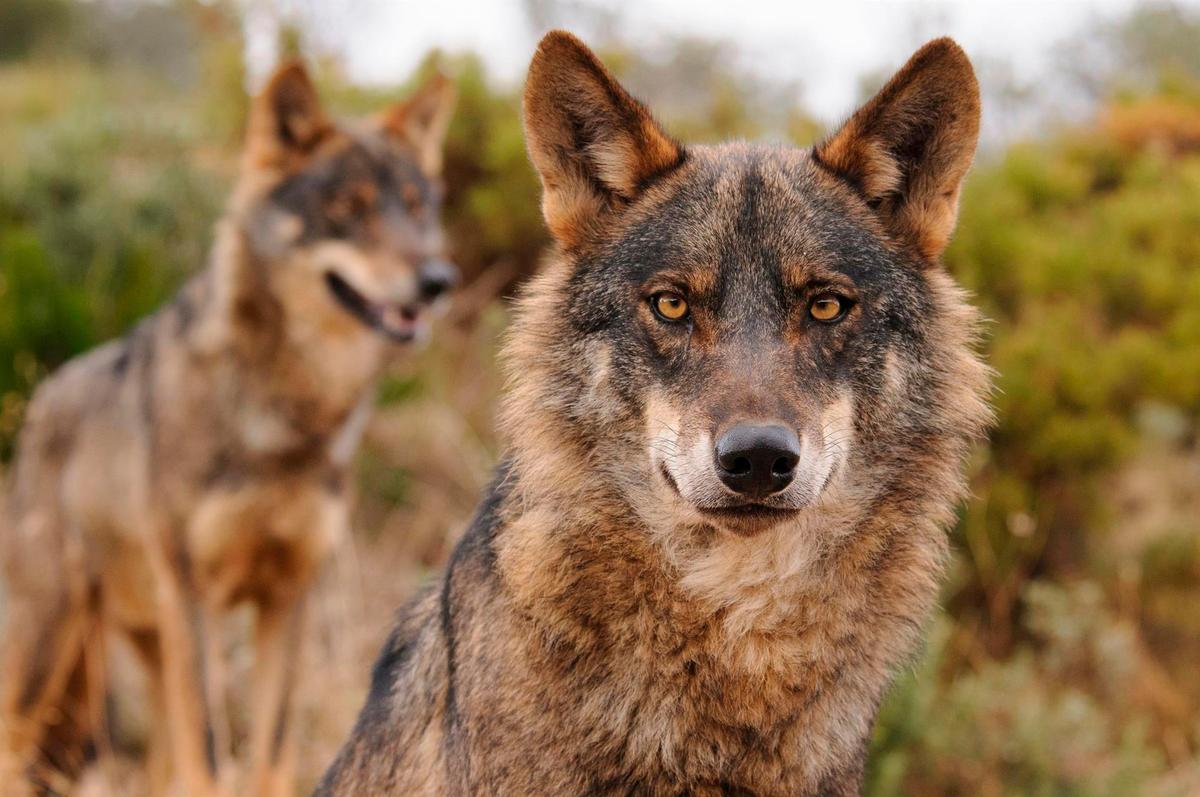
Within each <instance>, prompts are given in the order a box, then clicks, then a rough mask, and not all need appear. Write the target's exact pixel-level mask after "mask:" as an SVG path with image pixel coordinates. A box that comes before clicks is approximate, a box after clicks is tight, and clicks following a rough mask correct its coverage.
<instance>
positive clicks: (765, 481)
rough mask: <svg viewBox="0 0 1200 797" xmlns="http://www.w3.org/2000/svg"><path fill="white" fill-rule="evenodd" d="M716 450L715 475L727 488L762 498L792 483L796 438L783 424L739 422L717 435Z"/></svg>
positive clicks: (797, 446) (796, 457)
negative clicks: (760, 424) (758, 424)
mask: <svg viewBox="0 0 1200 797" xmlns="http://www.w3.org/2000/svg"><path fill="white" fill-rule="evenodd" d="M716 453H717V475H719V476H720V477H721V481H723V482H725V484H726V485H728V486H729V489H731V490H734V491H735V492H738V493H741V494H742V495H746V496H750V497H751V498H763V497H765V496H768V495H771V494H772V493H777V492H779V491H780V490H782V489H784V488H785V487H787V486H788V485H789V484H791V483H792V479H793V478H794V477H795V475H796V464H797V463H798V462H799V461H800V439H799V438H798V437H796V433H795V432H793V431H792V430H791V429H789V428H787V427H786V426H779V425H775V424H772V425H770V426H756V425H753V424H748V423H741V424H738V425H737V426H735V427H733V428H732V429H730V430H729V431H728V432H726V433H725V434H723V435H721V437H720V439H719V440H717V452H716Z"/></svg>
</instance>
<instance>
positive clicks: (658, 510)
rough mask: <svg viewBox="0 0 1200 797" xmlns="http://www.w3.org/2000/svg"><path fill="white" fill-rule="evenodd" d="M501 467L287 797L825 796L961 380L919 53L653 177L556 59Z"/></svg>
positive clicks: (969, 324) (643, 119)
mask: <svg viewBox="0 0 1200 797" xmlns="http://www.w3.org/2000/svg"><path fill="white" fill-rule="evenodd" d="M524 113H525V130H526V137H527V141H528V146H529V153H530V157H531V159H532V161H533V163H534V165H535V167H536V168H537V170H538V172H539V173H540V175H541V179H542V184H543V188H544V200H543V210H544V214H545V217H546V221H547V223H548V226H549V228H550V230H551V231H552V233H553V235H554V237H555V239H556V242H557V247H556V251H555V254H554V256H553V257H552V258H551V259H550V260H549V262H548V263H547V265H546V267H545V269H544V270H543V272H542V273H541V275H540V276H539V277H538V278H537V279H536V281H535V282H534V283H532V284H531V285H530V286H529V288H528V290H527V292H526V294H525V295H524V297H523V299H522V302H521V305H520V308H519V313H518V316H517V320H516V324H515V329H514V331H513V333H512V337H511V340H510V343H509V347H508V350H507V352H506V356H507V360H508V365H509V366H510V368H511V379H512V383H511V388H510V391H509V394H508V396H507V399H506V404H505V408H504V412H503V419H502V428H503V431H504V432H505V434H506V436H507V444H508V454H507V456H506V457H505V459H504V461H503V464H502V465H501V467H500V469H499V473H498V475H497V477H496V479H495V483H494V485H493V486H492V488H491V491H490V493H489V495H488V497H487V498H486V499H485V501H484V503H483V506H482V508H481V509H480V511H479V514H478V516H477V517H476V519H475V520H474V522H473V524H472V525H471V527H470V529H469V530H468V531H467V533H466V535H465V537H464V538H463V539H462V541H461V542H460V543H459V545H458V547H457V549H456V551H455V553H454V555H453V557H452V559H451V561H450V564H449V567H448V569H447V571H446V573H445V575H444V576H443V577H442V579H441V580H440V582H439V583H437V584H435V585H434V586H433V587H431V588H430V589H429V590H428V591H427V592H425V593H424V594H423V595H421V596H418V598H417V599H416V601H415V603H414V604H413V605H412V606H411V607H409V608H408V609H407V610H406V611H404V612H403V614H402V615H401V619H400V621H399V624H398V626H397V628H396V629H395V631H394V633H393V634H392V635H391V638H390V639H389V640H388V641H387V643H386V644H385V646H384V650H383V653H382V655H381V656H380V658H379V660H378V663H377V664H376V666H375V671H374V675H373V683H372V686H371V689H370V693H369V695H368V697H367V701H366V707H365V708H364V709H363V711H362V714H361V716H360V718H359V720H358V723H357V726H356V727H355V729H354V731H353V733H352V735H351V737H350V739H349V740H348V741H347V743H346V744H345V746H344V747H343V749H342V751H341V752H340V754H339V755H338V758H337V760H336V761H335V762H334V763H333V765H332V767H331V769H330V771H329V772H328V773H327V774H326V777H325V779H324V781H323V784H322V786H321V787H320V788H319V789H318V794H321V795H332V794H337V795H355V794H393V795H401V794H404V795H409V794H481V795H482V794H487V795H491V794H496V795H535V794H536V795H581V794H589V795H600V794H605V795H608V794H612V795H617V794H620V795H633V794H636V795H683V794H687V795H700V794H711V795H718V794H720V795H728V794H741V795H814V796H815V795H851V794H855V793H857V792H858V791H859V790H860V788H861V783H862V777H863V767H864V760H865V757H866V750H867V744H868V740H869V737H870V734H871V728H872V724H873V722H874V718H875V714H876V710H877V708H878V705H879V702H880V700H881V698H882V697H883V694H884V691H885V690H886V688H887V686H888V684H889V682H890V680H891V678H892V674H893V673H894V672H895V671H896V669H897V667H899V666H900V665H902V664H903V663H904V662H905V661H906V660H907V659H908V657H909V656H910V655H911V654H912V653H913V651H914V649H915V648H916V646H917V645H918V643H919V641H920V634H921V627H922V624H923V623H924V622H925V619H926V616H927V614H928V612H929V610H930V607H931V605H932V603H933V601H934V597H935V595H936V592H937V585H938V580H939V575H940V574H941V572H942V568H943V564H944V560H945V558H946V550H947V541H946V535H945V529H946V526H947V525H948V524H949V523H950V522H951V520H952V519H953V515H954V507H955V504H956V502H957V501H958V500H959V499H960V498H961V496H962V495H963V491H964V480H963V478H962V470H963V464H964V458H965V456H966V454H967V453H968V449H969V446H970V443H971V441H972V440H973V439H974V438H976V437H977V436H978V435H980V434H982V432H983V430H984V429H985V428H986V425H987V422H988V418H989V410H988V407H987V403H986V394H987V391H988V383H989V372H988V370H987V368H986V367H985V366H984V365H983V364H982V363H981V362H980V361H979V359H978V358H977V356H976V354H975V353H974V348H975V346H974V339H975V334H976V314H975V312H974V311H973V310H972V309H971V308H970V307H969V306H968V305H967V304H966V303H965V302H964V298H963V296H962V294H961V292H960V291H959V290H958V289H957V288H956V287H955V286H954V285H953V283H952V281H951V279H950V277H949V276H948V275H947V274H946V273H945V271H944V270H943V269H942V268H941V266H940V265H939V260H940V255H941V253H942V250H943V248H944V247H945V245H946V243H947V240H948V239H949V237H950V234H951V232H952V229H953V227H954V223H955V216H956V213H957V204H958V196H959V188H960V185H961V182H962V180H963V177H964V175H965V174H966V172H967V169H968V167H969V165H970V163H971V160H972V157H973V154H974V150H975V144H976V138H977V133H978V127H979V94H978V87H977V84H976V81H975V77H974V74H973V72H972V69H971V66H970V63H969V62H968V60H967V58H966V56H965V55H964V53H963V52H962V50H961V49H959V47H958V46H957V45H956V44H954V43H953V42H951V41H950V40H948V39H940V40H937V41H934V42H931V43H930V44H928V45H926V46H925V47H923V48H922V49H921V50H920V51H919V52H917V53H916V54H915V55H914V56H913V58H912V60H910V61H909V63H908V64H907V65H906V66H904V68H903V69H901V70H900V72H899V73H898V74H896V76H895V77H893V78H892V80H891V81H890V82H889V83H888V84H887V85H886V86H885V87H884V88H883V89H882V90H881V91H880V92H879V94H878V95H876V96H875V97H874V98H873V99H872V100H871V101H870V102H868V103H867V104H866V105H865V106H864V107H863V108H861V109H860V110H859V111H858V112H857V113H855V114H854V115H853V116H852V117H851V118H850V120H849V121H848V122H847V123H846V124H845V125H844V126H843V127H842V128H841V129H840V130H838V132H836V133H834V134H833V135H832V136H831V137H830V138H828V139H827V140H826V141H824V142H823V143H821V144H819V145H817V146H816V147H815V148H813V149H812V150H811V151H797V150H792V149H788V148H783V147H765V146H751V145H748V144H741V143H737V144H725V145H721V146H712V147H700V146H695V147H690V146H689V147H683V146H681V145H680V144H678V143H676V142H675V141H673V140H672V139H671V138H670V137H669V136H668V135H667V134H666V133H665V132H664V131H663V130H662V128H660V127H659V125H658V124H656V123H655V121H654V120H653V119H652V118H651V116H650V115H649V113H648V112H647V111H646V109H645V108H643V106H642V105H640V104H639V103H638V102H637V101H636V100H634V99H633V98H632V97H631V96H630V95H629V94H628V93H626V91H625V90H624V89H623V88H622V87H621V86H620V85H619V84H618V83H617V82H616V81H615V80H614V79H613V77H612V76H611V75H610V74H609V72H608V71H607V70H606V69H605V68H604V66H603V65H601V63H600V62H599V61H598V60H597V59H596V57H595V56H594V55H593V54H592V53H591V52H590V51H589V50H588V49H587V48H586V47H584V45H582V44H581V43H580V42H579V41H578V40H576V39H575V38H573V37H572V36H570V35H569V34H566V33H561V32H556V33H551V34H549V35H547V36H546V38H545V39H543V40H542V42H541V45H540V46H539V48H538V50H537V54H536V55H535V56H534V59H533V64H532V66H531V68H530V72H529V78H528V82H527V84H526V87H525V104H524Z"/></svg>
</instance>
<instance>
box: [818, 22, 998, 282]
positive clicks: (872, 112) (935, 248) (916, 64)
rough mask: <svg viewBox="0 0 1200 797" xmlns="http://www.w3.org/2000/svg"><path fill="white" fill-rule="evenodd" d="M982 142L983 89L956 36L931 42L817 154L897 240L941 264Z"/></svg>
mask: <svg viewBox="0 0 1200 797" xmlns="http://www.w3.org/2000/svg"><path fill="white" fill-rule="evenodd" d="M978 138H979V84H978V82H977V81H976V80H975V72H974V70H973V69H972V68H971V62H970V61H969V60H967V55H966V53H964V52H963V51H962V48H961V47H959V46H958V45H957V44H955V43H954V42H953V41H952V40H951V39H947V38H942V39H935V40H934V41H931V42H929V43H928V44H926V45H925V46H924V47H922V48H921V49H920V50H918V51H917V52H916V54H914V55H913V57H912V58H910V59H909V61H908V63H907V64H905V65H904V67H903V68H902V69H901V70H900V71H899V72H897V73H896V75H895V76H894V77H893V78H892V79H891V80H890V81H888V83H887V85H886V86H884V87H883V88H882V89H880V91H879V93H878V94H876V95H875V96H874V97H873V98H872V99H871V100H870V101H869V102H867V104H866V105H864V106H863V107H862V108H859V109H858V111H856V112H855V114H854V115H853V116H851V117H850V119H849V121H847V122H846V123H845V124H844V125H843V126H842V128H841V129H840V130H838V131H837V132H836V133H834V134H833V135H832V136H831V137H830V138H829V139H827V140H826V141H824V142H823V143H821V144H818V145H817V146H816V147H815V148H814V150H813V156H814V158H815V159H816V161H817V162H819V163H821V164H822V165H824V166H825V167H826V168H827V169H829V170H830V171H832V172H833V173H835V174H836V175H838V176H839V177H841V178H843V179H845V180H846V181H847V182H849V183H850V184H851V185H853V186H854V187H855V189H857V190H858V191H859V192H860V193H861V194H862V195H863V197H864V198H865V199H866V200H867V203H868V204H869V205H870V206H871V207H872V208H873V209H874V210H875V212H876V213H878V214H879V216H880V217H881V219H882V220H883V222H884V224H885V225H886V226H887V228H888V229H889V230H890V231H891V232H892V234H893V235H895V236H896V237H897V238H898V239H900V240H902V241H904V242H905V243H907V244H909V245H911V246H912V247H914V248H915V249H916V251H917V252H918V253H919V254H920V255H921V256H922V257H924V258H926V259H927V260H929V261H933V262H936V261H937V259H938V258H939V257H940V256H941V254H942V251H943V250H944V249H945V248H946V244H947V243H948V242H949V240H950V235H951V233H953V232H954V223H955V220H956V218H957V216H958V196H959V190H960V188H961V187H962V181H963V177H964V176H966V173H967V169H968V168H970V166H971V160H972V158H973V157H974V155H975V144H976V142H977V140H978Z"/></svg>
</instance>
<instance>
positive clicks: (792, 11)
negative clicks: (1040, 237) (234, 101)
mask: <svg viewBox="0 0 1200 797" xmlns="http://www.w3.org/2000/svg"><path fill="white" fill-rule="evenodd" d="M245 2H246V3H247V4H248V6H249V8H250V11H251V13H250V16H249V21H248V23H247V26H248V33H249V36H248V39H249V46H250V53H251V61H252V64H254V66H255V67H258V68H264V69H265V68H266V66H264V65H269V64H270V63H271V62H272V61H273V54H272V52H271V48H272V44H271V42H272V40H273V33H272V31H273V20H274V19H276V18H277V17H278V13H279V9H280V8H283V9H294V10H298V11H299V12H300V13H301V14H302V15H304V16H305V17H306V18H307V19H309V21H310V27H311V29H312V30H314V31H315V32H316V36H317V38H318V39H319V41H318V42H317V43H318V44H319V46H321V47H324V48H326V49H328V50H330V51H333V52H336V53H338V54H339V55H340V57H341V58H342V61H343V63H344V64H345V66H346V68H347V71H348V72H349V75H350V77H351V78H353V79H354V80H356V81H359V82H364V83H391V82H395V81H397V80H399V79H402V78H404V77H405V76H406V75H408V73H409V72H410V71H411V69H412V68H413V67H414V65H415V64H416V63H417V61H418V60H419V59H420V58H421V57H422V56H423V55H424V54H425V53H426V52H427V51H428V50H429V49H430V48H432V47H441V48H443V49H445V50H448V51H456V50H464V49H467V50H472V51H475V52H477V53H479V54H480V55H481V56H482V57H483V58H484V60H485V61H486V62H487V64H488V66H489V67H490V69H491V71H492V73H493V74H494V75H495V76H496V78H497V79H498V80H501V81H507V82H511V83H512V84H516V83H518V82H519V81H520V80H521V79H522V78H523V75H524V71H525V68H526V66H527V65H528V61H529V57H530V55H531V54H532V52H533V47H534V45H535V44H536V42H537V39H538V34H539V33H540V31H535V30H534V29H533V27H532V24H531V22H530V20H529V17H528V15H527V14H526V12H525V6H524V4H523V3H522V2H520V0H491V1H490V2H488V1H487V0H340V1H339V0H245ZM1196 2H1200V0H1191V4H1194V3H1196ZM569 4H572V5H577V6H582V7H584V8H585V9H586V8H587V7H599V8H604V9H614V10H616V11H618V12H619V16H620V18H621V20H622V22H621V24H620V25H619V28H618V30H619V32H620V38H621V40H622V41H623V42H625V43H627V44H628V45H629V46H631V47H636V48H653V46H654V42H655V38H656V37H657V36H660V35H661V34H662V33H663V32H664V31H665V32H671V33H691V34H697V35H701V36H705V37H711V38H724V39H727V40H730V41H732V42H733V43H734V44H736V45H737V47H738V49H739V51H740V53H741V57H740V60H741V64H740V66H742V67H744V68H747V69H749V70H751V71H755V72H762V73H764V74H769V75H772V76H776V77H779V78H782V79H784V80H788V81H792V80H795V81H799V83H800V84H801V85H802V86H803V96H802V97H801V100H802V102H803V105H804V106H805V107H806V108H807V109H809V110H810V111H812V112H814V113H816V114H817V115H818V116H819V117H820V118H822V119H824V120H826V121H833V120H836V119H838V118H841V117H843V116H845V114H847V113H848V112H849V111H851V110H853V104H854V102H855V99H856V93H857V87H858V79H859V77H860V76H861V75H862V74H864V73H867V72H875V71H879V70H882V69H894V68H897V67H899V66H900V64H902V63H903V61H904V60H905V58H906V57H907V56H908V55H909V54H910V53H911V52H912V51H913V49H915V47H916V46H918V45H919V44H920V43H922V42H923V41H925V40H927V39H930V38H933V37H935V36H939V35H950V36H953V37H954V38H956V39H957V40H958V41H959V43H960V44H962V45H963V47H964V48H965V49H966V50H967V52H968V53H969V54H970V55H971V57H972V58H973V59H974V60H976V62H977V63H979V62H981V61H984V60H992V61H1005V62H1007V63H1009V64H1010V65H1011V67H1012V71H1013V74H1014V76H1015V77H1016V78H1018V79H1020V80H1026V81H1035V82H1036V81H1038V80H1040V79H1041V76H1043V75H1046V74H1047V73H1048V72H1049V71H1050V70H1053V69H1054V61H1053V48H1054V45H1055V44H1056V43H1057V42H1059V41H1061V40H1062V39H1064V38H1066V37H1068V36H1071V35H1072V34H1076V33H1078V32H1080V31H1083V30H1086V29H1087V28H1088V26H1089V25H1091V24H1093V23H1095V22H1096V21H1098V20H1101V19H1105V18H1110V17H1114V16H1119V15H1121V14H1123V13H1127V12H1128V11H1129V10H1130V9H1132V8H1133V7H1134V6H1136V5H1137V3H1136V2H1135V1H1134V0H1090V2H1083V0H1073V1H1072V0H1059V1H1058V2H995V1H993V0H959V1H958V2H954V1H953V0H942V1H941V2H911V1H910V2H900V0H891V1H890V2H889V1H885V0H876V1H875V2H865V1H864V0H822V1H821V2H800V1H798V0H792V2H788V1H787V0H721V1H720V2H701V1H700V0H639V2H629V3H621V2H617V1H616V0H573V2H570V3H569ZM585 13H586V12H585ZM580 32H581V33H583V34H584V35H585V38H586V31H580Z"/></svg>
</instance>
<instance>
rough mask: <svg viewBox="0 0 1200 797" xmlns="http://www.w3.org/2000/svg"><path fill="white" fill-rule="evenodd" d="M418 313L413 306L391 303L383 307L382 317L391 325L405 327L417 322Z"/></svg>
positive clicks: (384, 321)
mask: <svg viewBox="0 0 1200 797" xmlns="http://www.w3.org/2000/svg"><path fill="white" fill-rule="evenodd" d="M418 315H419V313H418V311H417V310H415V309H414V308H412V307H400V306H397V305H389V306H387V307H385V308H384V309H383V312H382V314H381V317H382V320H383V323H385V324H387V325H388V326H389V327H396V328H399V329H403V328H405V327H408V326H411V325H412V324H414V323H416V321H417V317H418Z"/></svg>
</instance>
